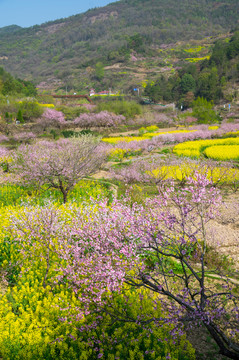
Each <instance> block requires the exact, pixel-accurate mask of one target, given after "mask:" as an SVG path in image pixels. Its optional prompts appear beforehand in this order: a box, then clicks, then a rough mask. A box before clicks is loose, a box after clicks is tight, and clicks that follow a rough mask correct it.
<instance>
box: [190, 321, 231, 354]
mask: <svg viewBox="0 0 239 360" xmlns="http://www.w3.org/2000/svg"><path fill="white" fill-rule="evenodd" d="M187 339H188V341H189V342H190V343H191V344H192V346H193V347H194V349H195V350H196V359H197V360H228V357H225V356H222V355H220V354H219V349H218V346H217V344H216V343H215V341H214V340H213V339H212V338H211V337H210V335H209V334H208V333H207V330H205V329H204V328H197V327H195V328H194V329H190V330H189V331H187Z"/></svg>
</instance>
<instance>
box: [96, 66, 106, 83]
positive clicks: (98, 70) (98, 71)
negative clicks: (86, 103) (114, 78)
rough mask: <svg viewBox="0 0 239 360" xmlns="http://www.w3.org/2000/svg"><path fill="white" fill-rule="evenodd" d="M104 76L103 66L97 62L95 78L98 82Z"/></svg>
mask: <svg viewBox="0 0 239 360" xmlns="http://www.w3.org/2000/svg"><path fill="white" fill-rule="evenodd" d="M104 76H105V70H104V65H103V64H102V62H98V63H97V64H96V65H95V77H96V79H97V80H98V81H101V80H102V79H103V78H104Z"/></svg>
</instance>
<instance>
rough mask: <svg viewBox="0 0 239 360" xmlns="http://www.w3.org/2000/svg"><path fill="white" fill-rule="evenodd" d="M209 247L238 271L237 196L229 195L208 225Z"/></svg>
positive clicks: (238, 211) (238, 202) (238, 210)
mask: <svg viewBox="0 0 239 360" xmlns="http://www.w3.org/2000/svg"><path fill="white" fill-rule="evenodd" d="M207 230H208V235H209V237H208V239H209V243H208V244H209V245H212V246H214V247H216V249H217V251H219V252H220V253H221V254H222V255H225V256H228V257H229V258H231V259H232V260H233V263H234V266H235V268H237V269H239V240H238V239H239V194H238V193H233V194H229V195H227V196H226V197H225V198H224V204H223V206H222V207H221V209H220V214H219V216H218V217H217V218H216V219H214V220H213V221H211V222H210V224H209V225H208V229H207Z"/></svg>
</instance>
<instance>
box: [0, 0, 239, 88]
mask: <svg viewBox="0 0 239 360" xmlns="http://www.w3.org/2000/svg"><path fill="white" fill-rule="evenodd" d="M238 18H239V9H238V0H222V1H218V0H217V1H216V0H200V1H198V0H121V1H118V2H115V3H112V4H110V5H108V6H105V7H103V8H97V9H93V10H89V11H87V12H86V13H84V14H79V15H75V16H72V17H69V18H66V19H60V20H57V21H54V22H49V23H45V24H42V25H40V26H38V25H37V26H33V27H31V28H25V29H22V28H20V29H17V28H14V31H13V32H12V31H10V32H9V31H2V32H1V29H0V66H4V68H5V69H6V70H7V71H10V72H11V73H13V74H15V75H18V76H21V77H24V78H26V79H28V80H34V81H36V82H39V81H42V80H47V79H48V81H49V79H52V80H53V81H55V82H56V85H57V84H58V82H59V81H63V82H64V83H69V86H71V85H70V84H71V83H72V86H73V87H78V88H79V89H80V88H86V87H87V86H88V85H89V84H88V85H87V83H89V78H90V77H91V78H92V80H94V78H93V76H92V74H94V71H95V65H96V64H97V63H99V62H101V63H102V66H104V67H105V66H112V65H113V64H115V63H123V64H127V62H128V61H129V58H130V54H132V53H137V54H138V55H139V54H140V56H141V57H144V58H148V57H152V56H157V55H158V49H159V47H160V45H162V44H168V43H172V42H173V43H175V42H176V41H179V40H184V41H185V40H189V39H198V40H199V39H203V38H204V37H208V36H216V35H219V34H222V33H225V32H227V31H229V30H230V29H231V28H232V27H235V26H236V25H237V23H238ZM3 29H4V28H3ZM5 30H6V29H5ZM77 77H78V78H81V79H78V81H76V80H74V81H73V80H72V79H73V78H74V79H76V78H77ZM97 81H99V79H98V80H97V74H96V77H95V82H96V84H97ZM93 85H94V81H93Z"/></svg>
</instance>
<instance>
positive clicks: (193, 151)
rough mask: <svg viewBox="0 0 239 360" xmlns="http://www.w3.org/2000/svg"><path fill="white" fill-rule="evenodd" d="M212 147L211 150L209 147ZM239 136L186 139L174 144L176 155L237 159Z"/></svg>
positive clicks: (238, 157)
mask: <svg viewBox="0 0 239 360" xmlns="http://www.w3.org/2000/svg"><path fill="white" fill-rule="evenodd" d="M211 147H212V148H213V149H212V150H211V151H210V150H209V149H210V148H211ZM238 147H239V138H238V137H236V138H225V139H210V140H197V141H186V142H184V143H180V144H177V145H176V146H174V149H173V152H174V154H176V155H178V156H187V157H192V158H199V157H200V156H206V157H208V158H212V159H216V160H238V159H239V156H238Z"/></svg>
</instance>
